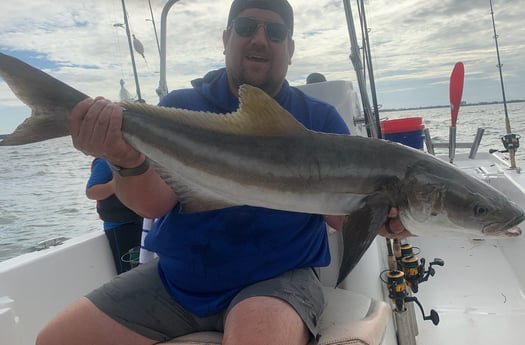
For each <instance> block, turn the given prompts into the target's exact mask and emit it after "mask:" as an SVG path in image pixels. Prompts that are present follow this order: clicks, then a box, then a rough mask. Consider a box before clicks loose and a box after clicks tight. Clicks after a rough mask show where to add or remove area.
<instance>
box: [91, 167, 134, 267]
mask: <svg viewBox="0 0 525 345" xmlns="http://www.w3.org/2000/svg"><path fill="white" fill-rule="evenodd" d="M86 196H87V197H88V198H89V199H91V200H96V201H97V212H98V214H99V217H100V219H102V221H103V222H104V232H105V233H106V237H107V238H108V241H109V245H110V247H111V252H112V254H113V261H114V262H115V268H116V269H117V273H118V274H121V273H123V272H126V271H129V270H130V269H131V268H132V262H131V261H132V259H134V258H132V257H130V256H131V254H130V250H132V249H134V248H137V247H139V246H140V242H141V236H142V217H140V216H139V215H137V214H136V213H135V212H133V211H132V210H131V209H129V208H127V207H126V206H125V205H124V204H123V203H122V202H121V201H120V200H119V199H118V197H117V196H116V195H115V181H114V180H113V172H112V171H111V169H110V167H109V165H108V163H107V162H106V161H105V160H104V159H103V158H95V159H94V160H93V163H92V164H91V175H90V177H89V179H88V181H87V185H86ZM136 255H138V251H137V253H136ZM137 260H138V258H137Z"/></svg>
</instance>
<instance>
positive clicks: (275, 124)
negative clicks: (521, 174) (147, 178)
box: [0, 54, 525, 283]
mask: <svg viewBox="0 0 525 345" xmlns="http://www.w3.org/2000/svg"><path fill="white" fill-rule="evenodd" d="M0 75H1V76H2V77H3V79H4V80H5V81H6V82H7V83H8V84H9V86H10V87H11V89H12V90H13V91H14V93H15V94H16V95H17V96H18V98H20V99H21V100H22V101H23V102H24V103H26V104H27V105H28V106H30V107H31V108H32V110H33V111H32V116H31V117H30V118H28V119H27V120H26V121H25V122H24V123H23V124H21V125H20V126H19V127H18V128H17V129H16V130H15V132H14V133H13V134H11V135H9V136H7V137H6V138H5V139H4V140H3V142H1V143H0V145H19V144H26V143H31V142H35V141H41V140H46V139H50V138H55V137H59V136H65V135H69V131H68V127H67V116H68V114H69V113H70V111H71V109H72V108H73V106H74V105H75V104H76V103H77V102H79V101H81V100H82V99H85V98H86V97H87V96H86V95H85V94H83V93H81V92H79V91H77V90H75V89H73V88H71V87H69V86H68V85H66V84H64V83H62V82H60V81H58V80H56V79H54V78H52V77H51V76H49V75H47V74H46V73H44V72H42V71H40V70H38V69H35V68H33V67H31V66H29V65H27V64H25V63H23V62H21V61H19V60H17V59H15V58H13V57H10V56H7V55H4V54H0ZM122 106H123V108H125V112H124V120H123V124H122V131H123V133H124V136H125V138H126V140H127V141H128V142H129V143H130V144H131V145H132V146H134V147H135V148H136V149H138V150H139V151H141V152H143V153H145V154H146V155H147V156H148V157H149V159H150V160H151V161H152V162H154V164H155V167H156V168H157V169H158V171H159V173H160V174H161V176H163V178H165V180H166V181H167V183H169V184H170V185H171V186H172V188H173V190H174V191H175V193H176V194H177V196H178V198H179V200H180V201H181V203H182V205H183V210H184V211H185V212H200V211H205V210H210V209H216V208H222V207H228V206H233V205H252V206H259V207H267V208H273V209H280V210H287V211H297V212H308V213H315V214H326V215H347V218H346V221H345V224H344V229H343V238H344V254H343V260H342V265H341V268H340V272H339V278H338V283H339V282H341V281H342V280H343V279H344V278H345V277H346V276H347V274H348V273H349V272H350V271H351V270H352V268H353V267H354V266H355V265H356V263H357V262H358V261H359V259H360V258H361V256H362V255H363V253H364V252H365V251H366V249H367V248H368V247H369V246H370V244H371V242H372V241H373V239H374V238H375V236H376V235H377V233H378V230H379V228H380V227H381V226H382V224H384V222H385V220H386V217H387V213H388V210H389V209H390V208H391V207H392V206H396V207H398V208H399V215H400V219H401V221H402V223H403V224H404V225H405V227H406V228H407V229H409V230H410V231H411V232H412V233H414V234H416V235H431V236H443V235H451V234H462V235H465V234H466V235H467V236H470V237H473V238H478V237H481V236H483V235H491V236H517V235H519V234H520V233H521V230H520V229H519V228H516V227H515V226H516V225H517V224H519V223H521V222H522V221H523V220H524V219H525V215H524V212H523V210H521V209H520V208H519V207H518V206H517V205H515V204H514V203H512V202H511V201H509V200H508V199H507V198H506V197H505V196H504V195H503V194H502V193H500V192H499V191H497V190H495V189H494V188H492V187H490V186H489V185H487V184H486V183H484V182H482V181H480V180H478V179H476V178H474V177H471V176H469V175H467V174H466V173H464V172H462V171H460V170H459V169H457V168H455V167H454V166H453V165H451V164H449V163H446V162H443V161H441V160H439V159H437V158H435V157H433V156H431V155H428V154H425V153H423V152H421V151H418V150H415V149H411V148H408V147H406V146H403V145H400V144H396V143H391V142H387V141H383V140H376V139H370V138H363V137H357V136H347V135H337V134H325V133H318V132H314V131H310V130H307V129H305V128H304V127H303V126H302V125H301V124H300V123H299V122H297V121H296V120H295V119H294V117H293V116H292V115H291V114H289V113H288V112H287V111H286V110H284V109H283V108H281V107H280V106H279V105H278V104H277V103H276V102H275V101H274V100H273V99H272V98H271V97H269V96H268V95H266V94H265V93H264V92H263V91H261V90H259V89H257V88H254V87H250V86H247V85H244V86H242V87H241V89H240V107H239V109H238V111H237V112H234V113H231V114H226V115H218V114H211V113H202V112H194V111H187V110H182V109H175V108H161V107H157V106H151V105H146V104H139V103H123V104H122Z"/></svg>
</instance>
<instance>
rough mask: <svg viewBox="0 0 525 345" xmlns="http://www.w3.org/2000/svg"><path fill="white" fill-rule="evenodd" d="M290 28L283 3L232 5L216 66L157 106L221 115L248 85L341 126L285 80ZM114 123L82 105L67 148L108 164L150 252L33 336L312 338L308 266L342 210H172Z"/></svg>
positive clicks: (317, 297) (393, 231) (94, 105)
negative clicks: (148, 224)
mask: <svg viewBox="0 0 525 345" xmlns="http://www.w3.org/2000/svg"><path fill="white" fill-rule="evenodd" d="M197 26H198V25H197ZM293 29H294V25H293V10H292V7H291V6H290V4H289V3H288V1H286V0H266V1H265V0H235V1H233V3H232V5H231V7H230V12H229V15H228V20H227V25H226V28H225V30H224V31H223V33H222V40H223V47H224V55H225V65H226V66H225V68H221V69H218V70H214V71H211V72H209V73H208V74H206V75H205V76H204V77H203V78H199V79H197V80H194V81H192V88H189V89H183V90H176V91H172V92H171V93H170V94H168V95H167V96H166V97H164V98H163V99H162V100H161V102H160V105H162V106H170V107H178V108H184V109H189V110H197V111H210V112H215V113H224V114H226V113H229V112H232V111H236V110H237V108H238V106H239V100H238V89H239V86H240V85H242V84H250V85H252V86H256V87H259V88H260V89H262V90H263V91H265V92H266V93H267V94H268V95H270V96H271V97H273V98H274V99H275V100H276V101H277V102H278V103H279V104H281V106H283V107H284V108H285V109H286V110H288V111H289V112H290V113H291V114H292V115H293V116H294V117H295V118H296V119H297V120H298V121H300V122H301V123H302V124H303V125H304V126H306V127H307V128H309V129H312V130H315V131H320V132H331V133H339V134H348V132H349V131H348V128H347V126H346V125H345V123H344V121H343V119H342V118H341V116H340V115H339V114H338V113H337V111H336V110H335V108H334V107H332V106H330V105H328V104H326V103H324V102H321V101H318V100H315V99H313V98H311V97H308V96H307V95H305V94H304V93H302V92H301V91H300V90H298V89H296V88H293V87H291V86H290V85H289V84H288V82H287V81H286V79H285V78H286V74H287V71H288V65H290V64H291V62H292V56H293V54H294V50H295V43H294V40H293V39H292V37H293ZM196 44H197V43H196ZM121 123H122V108H121V106H120V105H119V104H114V103H111V102H110V101H108V100H105V99H102V98H95V99H86V100H84V101H82V102H80V103H79V104H78V105H77V106H76V107H75V109H74V110H73V111H72V112H71V114H70V117H69V126H70V131H71V135H72V139H73V144H74V146H75V147H76V148H77V149H78V150H80V151H82V152H84V153H86V154H90V155H94V156H104V157H105V158H106V159H107V160H108V161H109V162H110V163H111V164H112V165H114V166H115V170H116V171H118V173H115V183H116V185H117V195H118V196H119V198H121V200H123V201H124V202H125V203H126V205H128V206H129V207H131V208H132V209H134V210H135V211H137V212H139V213H140V214H142V215H144V216H145V217H148V218H157V217H159V220H158V221H157V222H156V223H155V225H154V226H153V229H152V230H151V232H150V233H149V234H148V236H147V238H146V243H145V244H146V247H147V248H148V249H151V250H153V251H154V252H156V253H157V254H158V256H159V257H158V260H154V261H151V262H150V263H147V264H144V265H141V266H139V267H138V268H135V269H133V270H131V271H129V272H126V273H125V274H122V275H120V276H119V277H118V278H116V279H113V280H112V281H110V282H109V283H107V284H105V285H104V286H102V287H100V288H99V289H96V290H94V291H92V292H91V293H89V294H88V295H86V296H85V297H82V298H80V299H79V300H77V301H76V302H75V303H73V304H72V305H71V306H70V307H69V308H67V309H66V310H65V311H63V312H62V313H61V314H59V315H58V316H56V317H55V319H54V320H52V321H51V322H50V323H49V324H48V325H47V326H46V327H45V328H44V329H43V330H42V331H41V332H40V334H39V335H38V338H37V344H38V345H51V344H54V345H59V344H75V345H84V344H85V345H88V344H89V345H92V344H100V345H102V344H106V345H107V344H134V345H151V344H156V343H159V342H163V341H168V340H170V339H172V338H175V337H179V336H182V335H185V334H189V333H193V332H199V331H219V332H223V333H224V335H223V339H222V341H223V344H225V345H234V344H243V345H247V344H249V345H263V344H272V345H284V344H286V345H306V344H307V343H308V342H309V341H310V340H311V339H314V340H315V339H318V337H319V331H318V328H317V323H318V320H319V319H320V316H321V314H322V312H323V308H324V303H325V301H324V295H323V289H322V285H321V282H320V281H319V279H318V277H317V276H316V274H315V271H314V269H313V267H321V266H326V265H328V264H329V263H330V252H329V247H328V235H327V229H326V225H327V224H329V225H330V226H332V227H333V228H335V229H338V230H341V228H342V223H343V220H344V217H341V216H333V215H324V216H323V215H319V214H306V213H297V212H286V211H280V210H274V209H265V208H258V207H251V206H235V207H228V208H224V209H219V210H212V211H207V212H201V213H192V214H187V213H184V212H181V205H180V203H179V202H178V199H177V195H176V194H175V193H174V192H173V190H172V189H171V188H170V187H169V186H168V185H167V184H166V183H165V182H164V181H163V180H162V179H161V177H160V176H159V174H158V173H157V172H156V171H155V169H154V168H152V167H150V166H149V164H148V159H147V158H146V156H145V154H144V153H142V152H139V151H137V150H135V149H134V148H133V147H131V146H130V145H129V144H128V143H127V142H126V141H125V140H124V139H123V137H122V133H121V131H120V128H121ZM254 154H257V153H256V152H254ZM175 173H176V172H175ZM396 216H397V210H396V209H395V208H392V209H391V210H390V212H389V217H391V218H394V219H393V220H392V219H389V220H388V222H389V226H388V228H386V226H383V228H382V229H381V230H380V233H381V234H383V235H385V236H392V237H394V236H403V234H404V232H405V229H404V227H403V226H402V224H401V223H400V222H399V219H398V218H396ZM389 233H390V235H389Z"/></svg>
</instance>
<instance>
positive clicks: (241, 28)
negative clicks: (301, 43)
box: [230, 17, 290, 43]
mask: <svg viewBox="0 0 525 345" xmlns="http://www.w3.org/2000/svg"><path fill="white" fill-rule="evenodd" d="M259 26H263V27H264V32H266V37H267V38H268V39H269V40H270V41H272V42H275V43H281V42H283V41H284V40H285V39H286V37H288V35H289V34H290V32H289V30H288V28H287V27H286V25H284V24H281V23H273V22H259V21H257V20H255V19H253V18H249V17H239V18H236V19H235V20H234V21H233V27H234V28H235V32H237V35H239V36H241V37H252V36H253V35H255V33H256V32H257V31H258V30H259ZM230 28H231V26H230Z"/></svg>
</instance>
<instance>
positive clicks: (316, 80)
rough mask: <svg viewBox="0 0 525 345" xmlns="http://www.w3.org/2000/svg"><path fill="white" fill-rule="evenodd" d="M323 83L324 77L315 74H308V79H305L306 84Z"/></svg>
mask: <svg viewBox="0 0 525 345" xmlns="http://www.w3.org/2000/svg"><path fill="white" fill-rule="evenodd" d="M324 81H326V77H325V76H324V75H323V74H321V73H317V72H313V73H310V74H309V75H308V77H306V84H315V83H322V82H324Z"/></svg>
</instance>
